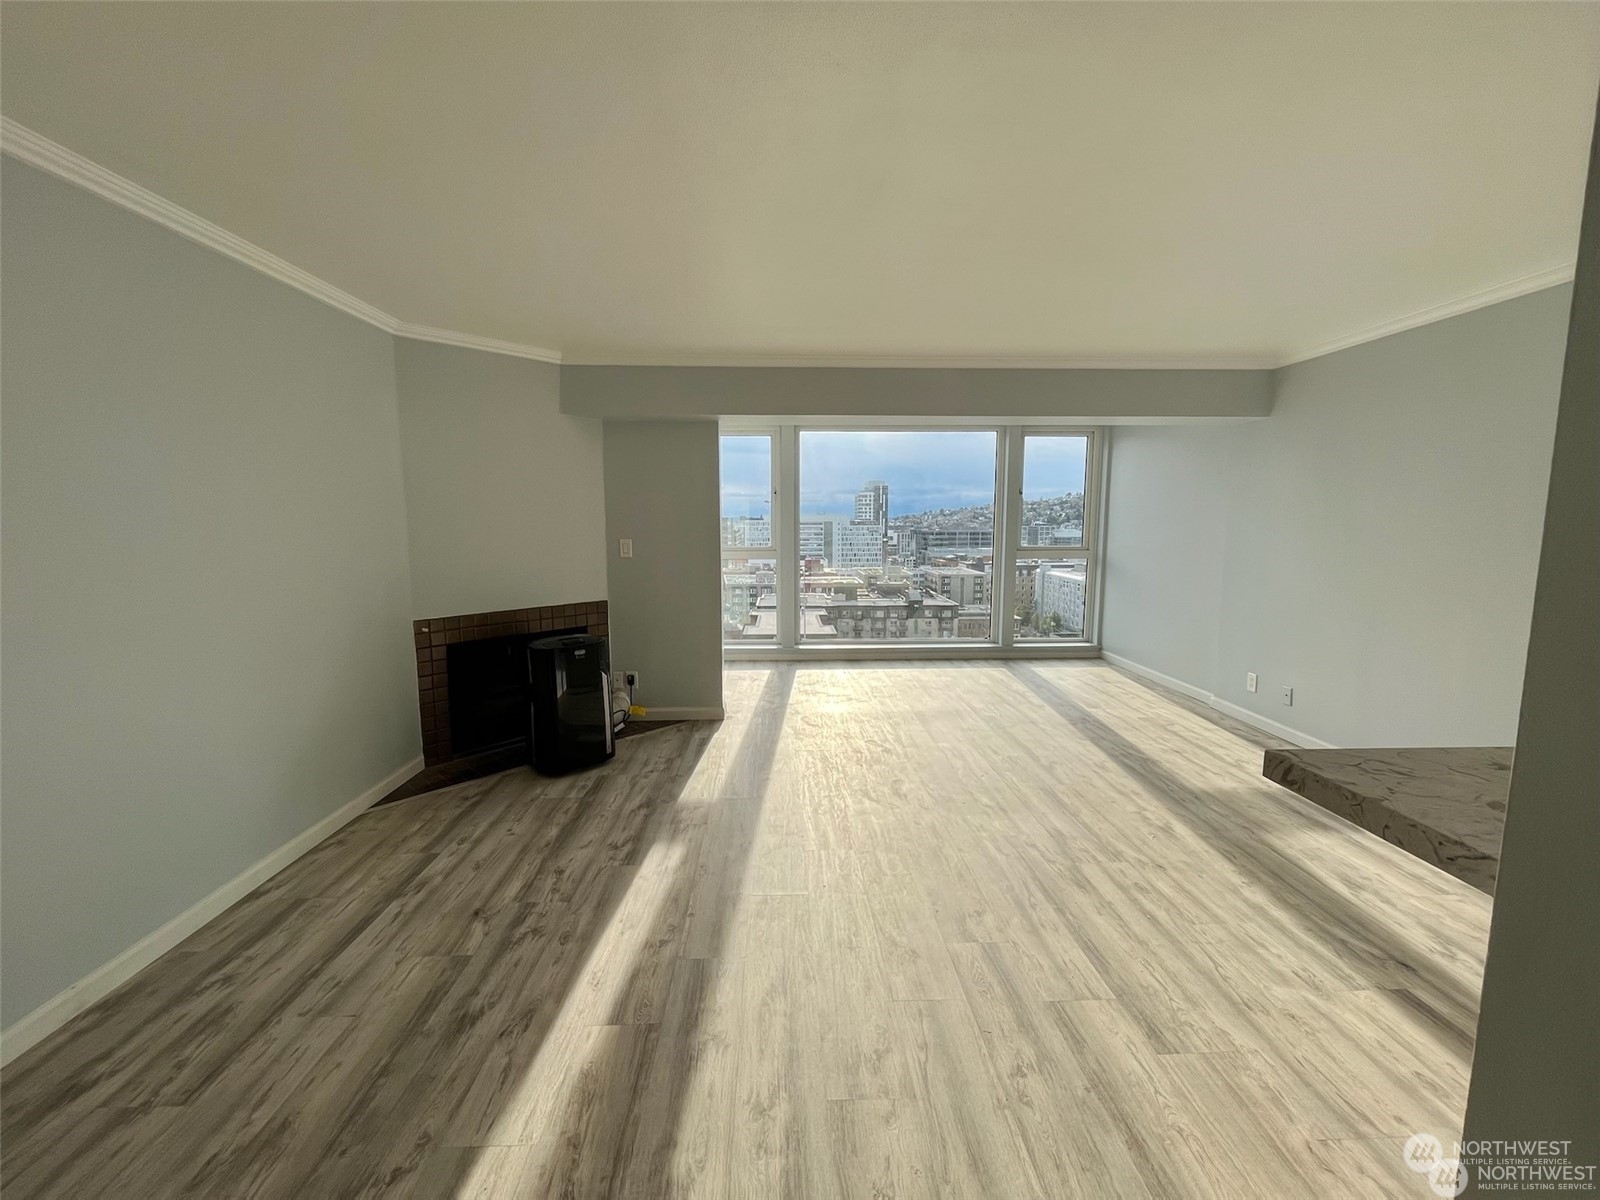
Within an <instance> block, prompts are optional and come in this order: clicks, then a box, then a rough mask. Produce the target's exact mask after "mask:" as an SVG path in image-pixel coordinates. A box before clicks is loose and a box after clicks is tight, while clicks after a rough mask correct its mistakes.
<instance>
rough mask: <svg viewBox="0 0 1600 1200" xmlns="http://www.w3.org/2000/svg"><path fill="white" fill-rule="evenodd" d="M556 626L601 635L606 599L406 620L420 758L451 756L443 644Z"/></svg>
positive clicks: (430, 761)
mask: <svg viewBox="0 0 1600 1200" xmlns="http://www.w3.org/2000/svg"><path fill="white" fill-rule="evenodd" d="M558 629H583V630H585V631H586V632H588V633H601V634H603V633H606V632H608V626H607V624H606V602H605V601H604V600H588V601H585V602H583V603H581V604H547V605H545V606H544V607H542V608H515V609H507V610H505V611H503V612H487V613H468V614H466V615H464V616H455V617H430V618H426V619H424V620H421V621H413V622H412V623H411V633H412V636H413V638H414V640H415V641H416V646H417V704H418V708H419V711H420V713H421V716H422V757H423V761H424V762H425V763H426V764H427V765H428V766H430V767H431V766H435V765H436V764H438V763H444V762H449V761H450V760H451V759H452V758H454V757H455V755H454V753H453V751H452V750H451V746H450V681H449V674H448V661H447V657H446V655H447V651H446V647H448V646H451V645H454V644H455V643H456V642H476V641H481V640H482V639H484V638H496V637H507V636H509V635H511V634H516V633H527V634H540V633H549V632H552V631H554V630H558Z"/></svg>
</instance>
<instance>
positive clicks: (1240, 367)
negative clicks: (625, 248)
mask: <svg viewBox="0 0 1600 1200" xmlns="http://www.w3.org/2000/svg"><path fill="white" fill-rule="evenodd" d="M561 361H562V362H563V363H565V364H566V365H567V366H569V367H857V368H861V367H865V368H892V367H904V368H921V369H941V370H975V371H977V370H988V371H1001V370H1011V371H1270V370H1271V369H1272V368H1273V367H1276V366H1278V365H1279V363H1278V360H1277V359H1274V358H1265V357H1256V358H1250V357H1239V356H1231V357H1230V356H1226V355H1218V356H1215V357H1205V358H1194V357H1191V358H1163V357H1145V358H1139V357H1128V358H1109V357H1107V358H1089V357H1082V356H1072V355H1059V356H1050V355H1015V356H1006V355H965V356H961V355H946V356H940V355H877V354H812V355H806V354H670V353H668V354H652V353H629V352H625V351H624V352H617V353H608V352H600V351H595V352H590V353H583V352H577V351H574V352H570V353H568V354H566V355H564V356H563V358H562V360H561Z"/></svg>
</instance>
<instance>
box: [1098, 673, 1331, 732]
mask: <svg viewBox="0 0 1600 1200" xmlns="http://www.w3.org/2000/svg"><path fill="white" fill-rule="evenodd" d="M1100 657H1101V658H1103V659H1105V660H1106V662H1108V663H1110V664H1111V665H1112V666H1113V667H1116V668H1117V669H1118V670H1121V671H1126V672H1127V673H1128V674H1129V675H1136V676H1139V677H1140V678H1143V679H1148V680H1150V682H1152V683H1158V684H1160V685H1161V686H1162V687H1164V688H1171V689H1172V690H1173V691H1175V692H1179V693H1181V694H1183V695H1185V696H1188V697H1190V698H1191V699H1194V700H1198V701H1200V702H1201V703H1202V704H1205V705H1208V706H1209V707H1211V708H1214V709H1216V710H1217V711H1218V712H1220V713H1225V714H1226V715H1228V716H1230V717H1232V718H1233V719H1234V720H1236V721H1243V722H1244V723H1245V724H1246V725H1250V726H1253V727H1254V728H1256V729H1259V730H1261V732H1262V733H1270V734H1271V735H1272V736H1273V737H1276V738H1282V739H1283V740H1284V741H1286V742H1293V743H1294V744H1295V745H1296V746H1299V747H1300V748H1301V749H1303V750H1332V749H1334V744H1333V743H1332V742H1325V741H1323V740H1322V739H1321V738H1318V737H1312V736H1311V735H1310V734H1309V733H1304V732H1302V731H1301V730H1298V729H1292V728H1290V727H1289V726H1288V725H1283V724H1280V723H1279V722H1277V721H1274V720H1272V719H1271V718H1269V717H1263V716H1262V715H1261V714H1260V713H1258V712H1255V711H1253V710H1252V709H1248V708H1243V707H1241V706H1239V705H1237V704H1233V703H1231V702H1230V701H1227V700H1222V699H1219V698H1218V697H1217V695H1216V693H1214V692H1208V691H1206V690H1205V689H1204V688H1199V687H1196V686H1195V685H1194V684H1192V683H1185V682H1184V681H1183V680H1181V679H1174V678H1173V677H1172V676H1171V675H1163V674H1162V673H1161V672H1160V671H1154V670H1151V669H1150V668H1149V667H1147V666H1144V665H1143V664H1141V663H1136V662H1134V661H1133V660H1132V659H1128V658H1123V657H1122V655H1120V654H1112V653H1110V652H1108V651H1104V650H1102V651H1101V652H1100Z"/></svg>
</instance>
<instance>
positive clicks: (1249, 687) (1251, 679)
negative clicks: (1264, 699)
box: [1244, 671, 1256, 692]
mask: <svg viewBox="0 0 1600 1200" xmlns="http://www.w3.org/2000/svg"><path fill="white" fill-rule="evenodd" d="M1244 690H1245V691H1247V692H1253V691H1255V690H1256V673H1255V672H1254V671H1246V672H1245V673H1244Z"/></svg>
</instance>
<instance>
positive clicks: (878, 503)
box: [855, 479, 889, 532]
mask: <svg viewBox="0 0 1600 1200" xmlns="http://www.w3.org/2000/svg"><path fill="white" fill-rule="evenodd" d="M855 524H857V525H876V526H877V527H878V529H879V530H880V531H882V532H886V531H887V530H888V528H889V485H888V484H887V483H884V482H883V480H881V479H869V480H868V481H867V486H866V487H864V488H862V489H861V490H860V491H859V492H857V493H856V516H855Z"/></svg>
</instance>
